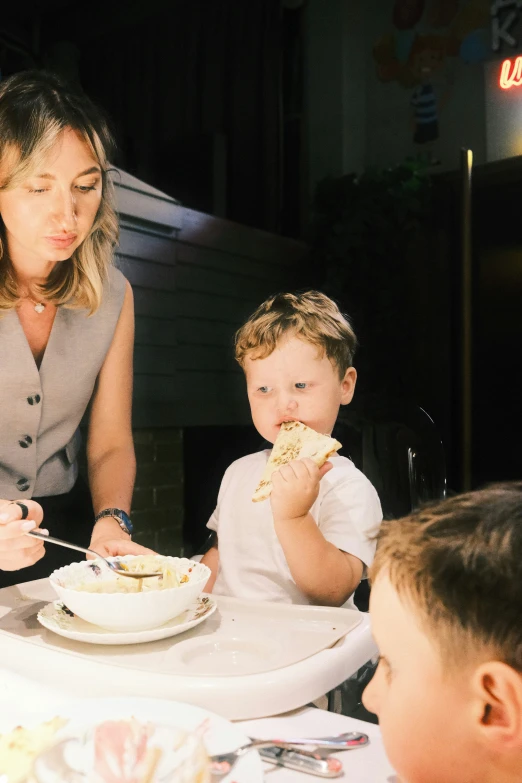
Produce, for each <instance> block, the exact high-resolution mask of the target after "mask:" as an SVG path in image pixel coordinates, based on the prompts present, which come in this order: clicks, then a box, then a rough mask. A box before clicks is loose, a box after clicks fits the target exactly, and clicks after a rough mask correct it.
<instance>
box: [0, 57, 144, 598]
mask: <svg viewBox="0 0 522 783" xmlns="http://www.w3.org/2000/svg"><path fill="white" fill-rule="evenodd" d="M110 149H111V139H110V135H109V132H108V130H107V127H106V125H105V123H104V121H103V120H102V118H101V117H100V115H99V114H98V112H97V110H96V109H95V108H94V107H93V106H92V105H91V103H90V102H89V101H88V100H87V99H86V97H85V96H81V97H78V96H76V95H74V94H73V93H71V92H69V90H68V89H67V88H66V87H65V86H64V85H63V84H62V83H61V82H60V81H59V80H58V79H57V78H55V77H54V76H53V75H50V74H44V73H38V72H24V73H20V74H16V75H15V76H12V77H10V78H9V79H7V80H6V81H4V82H1V83H0V587H4V586H7V585H9V584H15V583H18V582H24V581H27V580H29V579H36V578H39V577H42V576H46V575H48V574H49V573H50V572H51V571H52V570H53V568H56V567H58V566H60V565H63V564H65V563H67V562H70V561H71V559H72V558H71V552H70V551H69V550H64V549H62V548H60V547H56V546H53V545H50V544H48V545H47V546H46V547H44V545H43V544H42V543H41V542H39V541H37V540H36V539H34V538H31V537H29V536H26V535H25V533H26V532H28V531H29V530H31V529H35V528H40V526H41V525H42V523H43V525H44V527H45V528H46V529H48V530H49V532H50V533H51V534H52V535H55V536H58V537H61V538H66V539H68V540H70V541H73V542H76V543H78V544H81V545H83V546H88V545H89V544H90V545H91V547H92V548H93V549H95V550H96V551H97V552H99V553H100V554H102V555H120V554H131V553H141V552H145V551H146V550H144V549H142V548H141V547H139V546H138V545H137V544H134V543H133V542H132V541H131V538H130V533H131V532H132V526H131V523H130V519H129V516H128V515H129V512H130V504H131V498H132V491H133V485H134V477H135V457H134V447H133V442H132V432H131V393H132V351H133V339H134V313H133V299H132V291H131V288H130V286H129V284H128V283H127V282H126V281H125V279H124V278H123V276H122V275H121V274H120V272H118V271H117V270H116V269H115V268H114V267H113V266H112V257H113V249H114V245H115V243H116V240H117V234H118V226H117V219H116V215H115V212H114V207H113V204H112V193H111V184H110V181H109V177H108V174H107V170H108V156H109V154H110ZM89 404H90V416H89V429H88V438H87V460H88V474H89V485H90V491H89V488H88V487H87V486H86V484H85V482H83V481H82V479H81V478H79V477H78V465H77V455H78V450H79V447H80V442H81V436H80V432H79V424H80V421H81V419H82V417H83V416H84V413H85V412H86V409H87V406H89ZM44 555H45V557H44ZM39 561H41V562H39Z"/></svg>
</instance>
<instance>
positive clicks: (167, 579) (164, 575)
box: [75, 555, 193, 593]
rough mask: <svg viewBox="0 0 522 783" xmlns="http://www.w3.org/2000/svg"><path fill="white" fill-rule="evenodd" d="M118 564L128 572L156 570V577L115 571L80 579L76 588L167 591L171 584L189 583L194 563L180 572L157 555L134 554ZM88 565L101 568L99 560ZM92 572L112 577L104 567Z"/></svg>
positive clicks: (172, 585) (147, 572)
mask: <svg viewBox="0 0 522 783" xmlns="http://www.w3.org/2000/svg"><path fill="white" fill-rule="evenodd" d="M118 565H119V566H120V567H121V568H123V570H124V571H128V572H129V573H130V574H137V575H139V574H153V573H158V574H159V576H151V577H148V578H147V579H143V580H142V579H134V578H128V577H125V576H118V575H117V574H114V576H112V578H107V579H103V578H102V579H96V580H89V581H85V582H80V583H79V584H77V585H76V587H75V589H76V590H82V591H84V592H86V593H140V592H142V591H148V590H168V589H169V588H171V587H180V585H183V584H186V583H187V582H190V574H191V573H192V570H193V566H189V567H188V568H187V569H186V573H179V572H178V569H177V568H176V567H175V566H174V565H173V564H172V563H171V562H169V559H168V558H165V557H157V556H156V555H137V556H136V557H135V558H134V559H133V560H131V561H130V562H129V563H125V562H122V561H119V562H118ZM90 567H91V568H92V569H101V568H102V566H100V564H99V561H98V562H97V561H96V560H95V561H94V563H91V564H90ZM95 573H96V574H97V575H105V576H107V577H111V574H110V573H108V572H107V569H104V570H103V571H101V570H95ZM114 577H115V578H114Z"/></svg>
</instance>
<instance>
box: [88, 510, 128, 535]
mask: <svg viewBox="0 0 522 783" xmlns="http://www.w3.org/2000/svg"><path fill="white" fill-rule="evenodd" d="M104 517H112V519H114V520H115V521H116V522H117V523H118V525H119V526H120V527H121V529H122V530H123V532H124V533H127V534H128V535H129V536H131V535H132V522H131V520H130V517H129V515H128V514H127V513H126V512H125V511H123V510H122V509H121V508H104V509H103V511H100V513H99V514H96V516H95V518H94V524H96V522H98V520H100V519H103V518H104Z"/></svg>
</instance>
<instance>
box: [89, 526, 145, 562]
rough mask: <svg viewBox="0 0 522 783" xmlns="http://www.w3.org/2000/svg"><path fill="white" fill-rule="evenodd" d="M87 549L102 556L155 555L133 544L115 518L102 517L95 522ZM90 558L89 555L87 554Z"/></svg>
mask: <svg viewBox="0 0 522 783" xmlns="http://www.w3.org/2000/svg"><path fill="white" fill-rule="evenodd" d="M89 549H92V550H93V551H94V552H97V553H98V554H99V555H101V556H102V557H123V556H124V555H155V554H156V553H155V552H153V551H152V549H146V548H145V547H144V546H140V545H139V544H135V543H134V541H131V539H130V536H128V535H127V533H124V532H123V531H122V529H121V527H120V526H119V525H118V523H117V522H116V520H115V519H113V518H112V517H102V518H101V519H99V520H98V522H96V524H95V526H94V530H93V531H92V537H91V543H90V544H89ZM87 557H88V558H89V559H90V555H87Z"/></svg>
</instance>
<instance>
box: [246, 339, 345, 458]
mask: <svg viewBox="0 0 522 783" xmlns="http://www.w3.org/2000/svg"><path fill="white" fill-rule="evenodd" d="M245 376H246V382H247V392H248V399H249V402H250V409H251V411H252V419H253V421H254V424H255V426H256V429H257V431H258V432H259V433H260V434H261V435H262V436H263V437H264V438H265V439H266V440H268V441H270V442H271V443H273V442H274V441H275V439H276V438H277V435H278V433H279V429H280V427H281V424H282V422H283V421H292V420H297V421H301V422H302V423H303V424H306V425H307V426H308V427H312V429H314V430H316V431H317V432H321V433H323V434H325V435H329V434H330V433H331V431H332V429H333V426H334V424H335V420H336V418H337V414H338V412H339V406H340V405H346V403H348V402H350V401H351V399H352V397H353V392H354V388H355V380H356V377H357V374H356V372H355V370H354V369H353V367H351V368H349V369H348V370H347V372H346V375H345V377H344V378H343V380H341V379H340V378H339V373H338V371H337V368H336V367H334V365H333V364H332V363H331V361H330V360H329V359H328V358H327V357H326V356H321V355H320V353H319V352H318V349H317V347H316V346H315V345H311V344H310V343H307V342H305V341H304V340H300V339H299V338H297V337H295V336H289V337H286V338H285V339H283V340H282V341H281V342H280V343H279V344H278V345H277V347H276V349H275V350H274V351H273V352H272V353H271V354H270V356H267V357H266V358H265V359H251V358H250V357H248V356H247V357H246V360H245Z"/></svg>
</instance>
